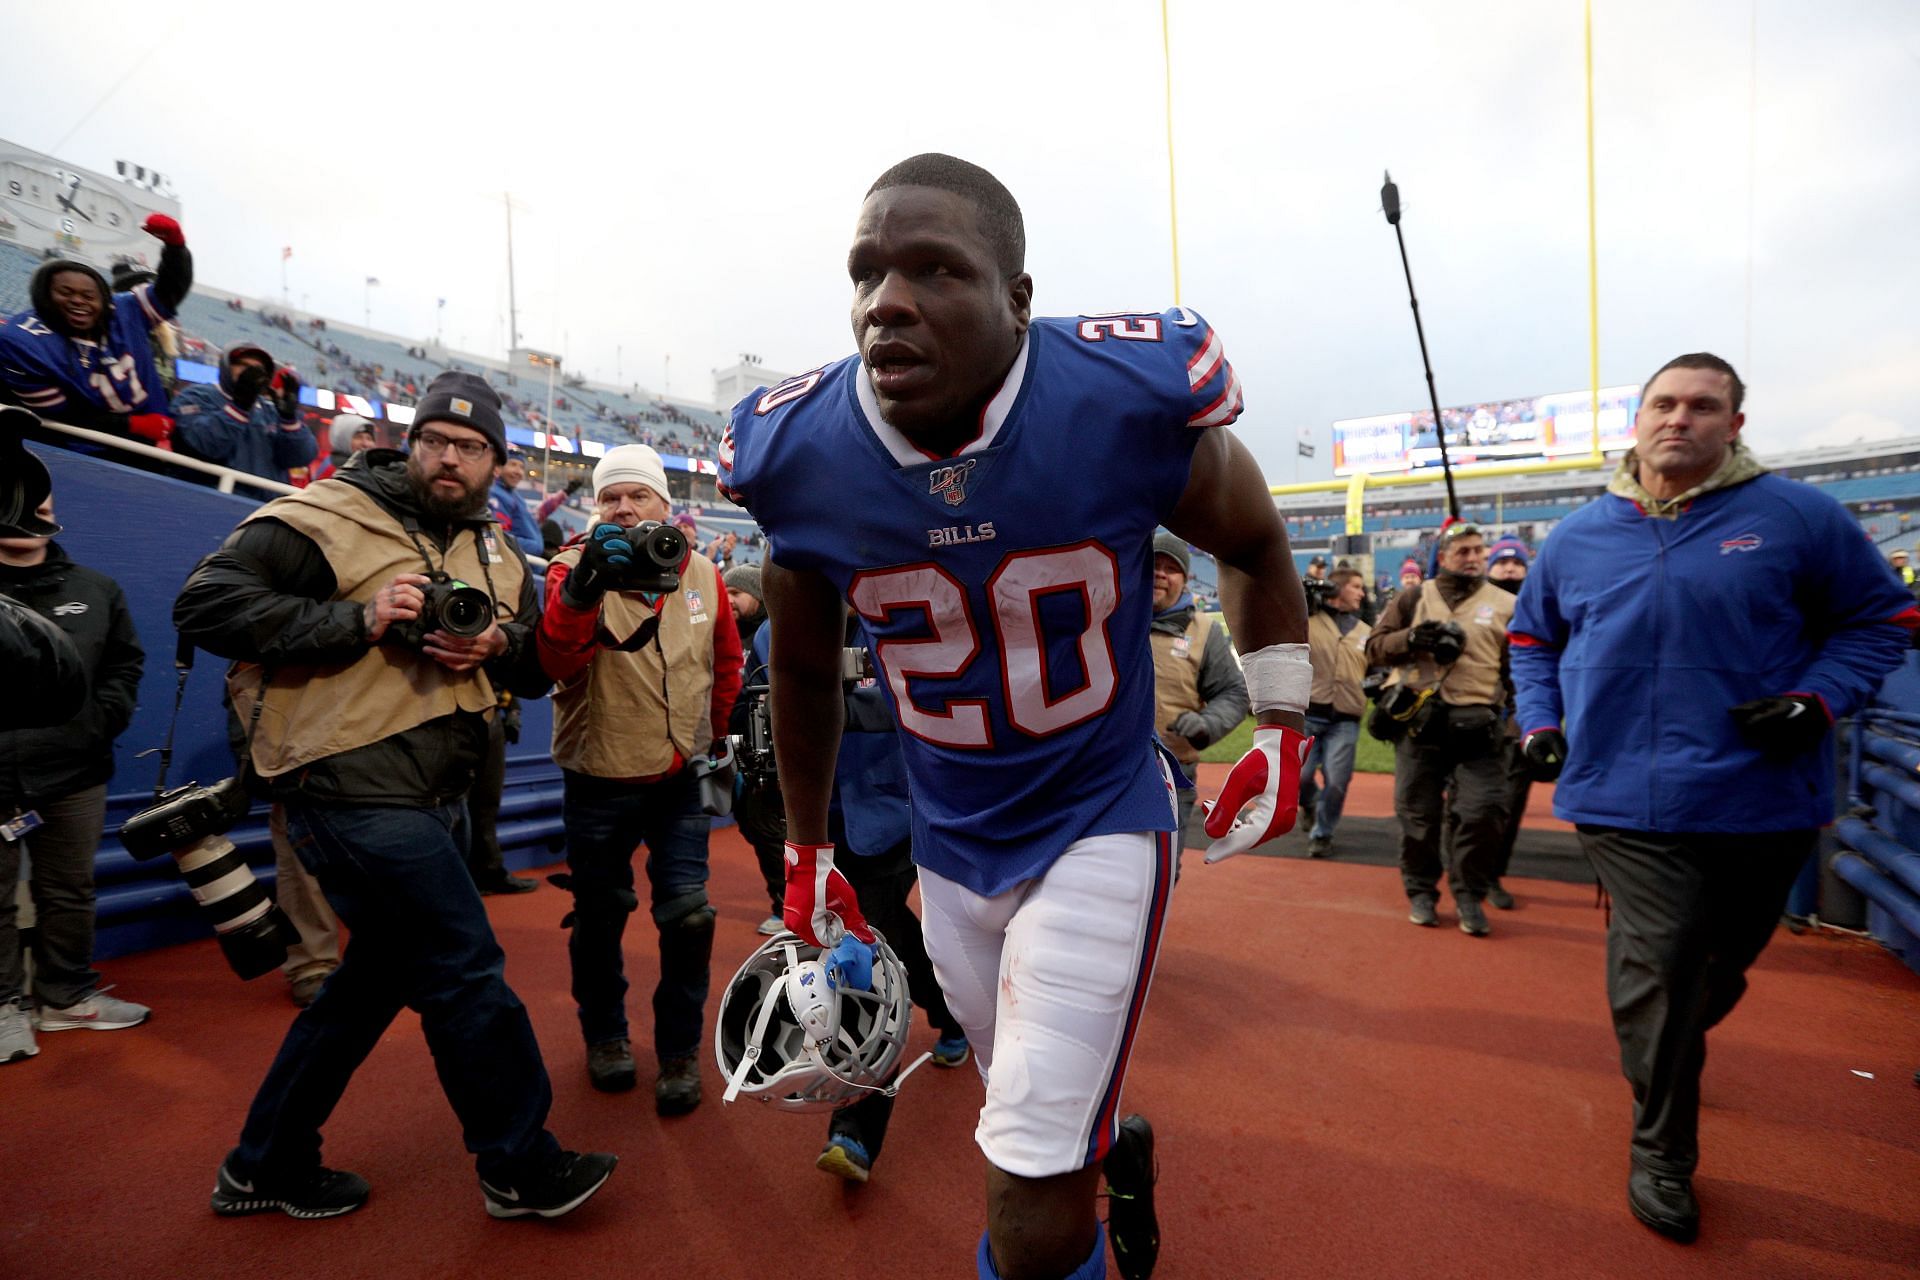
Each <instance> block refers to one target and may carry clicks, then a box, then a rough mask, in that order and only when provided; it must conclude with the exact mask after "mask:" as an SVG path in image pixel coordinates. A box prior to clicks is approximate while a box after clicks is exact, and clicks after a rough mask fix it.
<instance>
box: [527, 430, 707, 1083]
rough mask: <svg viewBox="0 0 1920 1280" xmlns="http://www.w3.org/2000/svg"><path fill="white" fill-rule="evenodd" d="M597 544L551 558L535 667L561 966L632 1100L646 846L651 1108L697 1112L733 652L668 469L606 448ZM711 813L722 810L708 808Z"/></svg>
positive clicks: (595, 1067) (598, 1057)
mask: <svg viewBox="0 0 1920 1280" xmlns="http://www.w3.org/2000/svg"><path fill="white" fill-rule="evenodd" d="M593 492H594V514H593V519H592V520H591V521H590V523H589V526H588V534H587V536H586V537H584V538H582V539H578V540H576V541H575V542H573V543H571V544H570V545H568V546H567V547H566V548H565V549H563V550H562V551H561V552H560V554H559V555H557V556H555V557H554V558H553V563H552V566H551V567H550V568H549V569H548V571H547V608H546V613H545V614H544V615H543V616H542V618H541V620H540V657H541V660H542V661H543V662H544V663H545V664H546V668H547V671H548V673H549V674H550V675H552V676H553V678H554V679H555V680H556V681H557V682H558V683H557V685H556V687H555V689H554V691H553V760H554V763H555V764H557V765H559V766H560V768H561V771H562V777H563V779H564V786H565V802H564V803H565V809H564V821H565V824H566V834H567V868H568V871H567V883H566V885H565V887H566V888H568V889H570V890H571V891H572V893H573V904H574V905H573V910H572V912H570V913H569V914H568V916H567V918H566V920H565V921H563V924H564V925H567V926H571V928H572V930H573V933H572V936H571V938H570V939H569V941H568V944H567V954H568V957H569V959H570V961H571V963H572V969H573V998H574V1000H575V1001H576V1002H577V1004H578V1005H579V1012H580V1030H581V1032H582V1034H583V1035H584V1037H585V1039H586V1048H587V1077H588V1079H589V1080H590V1081H591V1082H592V1084H593V1087H594V1088H596V1089H599V1090H602V1091H603V1092H609V1093H611V1092H619V1091H622V1090H626V1089H631V1088H633V1086H634V1084H635V1083H636V1077H637V1069H636V1067H635V1064H634V1060H633V1051H632V1048H631V1045H630V1042H629V1038H628V1034H627V1012H626V995H627V979H626V975H625V964H624V961H623V959H622V956H621V951H620V939H621V936H622V935H623V934H624V933H625V932H626V927H627V916H628V915H630V914H632V913H633V912H634V911H635V910H637V909H638V908H639V905H640V901H639V898H638V897H637V896H636V894H635V892H634V878H633V853H634V847H635V846H636V845H640V844H645V845H646V847H647V882H648V885H649V900H650V905H651V911H652V916H653V924H654V928H655V929H656V930H658V931H659V935H660V937H659V945H660V978H659V982H658V984H657V985H656V986H655V988H654V992H653V1016H654V1026H653V1047H654V1053H655V1056H656V1058H657V1059H658V1061H659V1075H658V1077H657V1078H656V1080H655V1082H654V1107H655V1109H656V1110H657V1111H658V1112H659V1113H660V1114H661V1115H663V1116H678V1115H685V1114H686V1113H687V1112H689V1111H692V1110H693V1109H694V1108H695V1107H697V1106H699V1105H700V1068H699V1052H700V1045H701V1036H702V1033H701V1019H702V1014H703V1011H704V1009H705V1007H706V1002H707V967H708V961H709V959H710V958H711V956H712V953H713V918H714V915H713V907H712V906H711V905H710V904H709V903H708V901H707V837H708V833H709V831H710V829H711V826H712V824H711V822H710V821H709V815H708V812H707V809H706V807H705V803H704V801H703V799H702V795H701V791H702V786H701V782H702V779H701V777H700V772H701V771H702V770H706V771H709V772H711V773H712V774H713V777H712V778H711V780H712V781H715V782H724V783H725V784H726V785H727V787H728V789H729V791H730V789H731V783H732V778H731V774H730V773H727V772H726V770H728V769H730V767H731V763H730V762H731V752H730V749H729V747H728V743H727V721H728V716H729V715H730V713H731V712H732V710H733V703H734V699H735V697H736V696H738V694H739V692H740V637H739V633H738V632H737V631H736V630H735V627H734V622H733V610H732V608H731V606H730V604H729V602H728V599H727V596H726V594H725V591H724V588H723V587H722V585H721V582H720V574H719V572H718V570H716V569H715V568H714V565H713V562H712V561H710V560H708V559H707V558H706V557H705V556H702V555H700V554H699V553H698V552H696V551H695V550H694V549H693V545H692V543H691V542H690V541H689V540H688V538H687V537H686V535H685V534H684V533H683V532H682V531H681V530H680V529H679V528H677V527H675V526H672V525H669V524H668V523H666V522H667V521H668V519H669V518H670V517H671V515H672V499H671V497H670V496H669V494H668V491H667V473H666V470H665V468H664V467H663V466H662V465H661V463H660V455H659V454H657V453H655V452H654V451H653V450H652V449H650V448H648V447H647V446H646V445H643V444H627V445H621V446H619V447H618V448H614V449H609V450H607V453H606V456H605V457H603V458H601V459H600V462H599V464H598V465H597V466H595V467H594V469H593ZM715 811H716V812H718V811H719V810H717V809H716V810H715Z"/></svg>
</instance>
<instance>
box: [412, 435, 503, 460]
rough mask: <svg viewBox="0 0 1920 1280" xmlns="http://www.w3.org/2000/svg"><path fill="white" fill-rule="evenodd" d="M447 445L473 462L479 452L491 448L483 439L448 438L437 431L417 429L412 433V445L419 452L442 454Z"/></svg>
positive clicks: (484, 451)
mask: <svg viewBox="0 0 1920 1280" xmlns="http://www.w3.org/2000/svg"><path fill="white" fill-rule="evenodd" d="M449 445H451V446H453V449H454V452H456V453H458V454H459V455H460V456H461V457H462V458H464V459H465V460H466V461H468V462H473V461H474V460H476V459H477V458H479V457H480V455H481V454H483V453H487V452H489V451H490V450H492V448H493V446H492V445H491V444H489V443H488V442H487V441H485V440H449V439H447V437H445V436H443V435H441V434H440V433H439V432H438V431H418V432H415V433H414V437H413V447H414V448H415V449H418V450H419V451H420V452H421V453H427V454H436V455H437V454H442V453H445V452H446V451H447V446H449Z"/></svg>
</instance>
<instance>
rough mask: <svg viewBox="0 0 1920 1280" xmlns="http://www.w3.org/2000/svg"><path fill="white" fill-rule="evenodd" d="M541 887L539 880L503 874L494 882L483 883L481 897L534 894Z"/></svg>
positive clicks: (493, 880)
mask: <svg viewBox="0 0 1920 1280" xmlns="http://www.w3.org/2000/svg"><path fill="white" fill-rule="evenodd" d="M539 887H540V882H539V881H538V880H529V879H527V878H526V877H525V876H516V875H514V874H513V873H512V872H502V873H501V874H500V875H499V876H498V877H496V878H494V879H492V880H483V881H481V883H480V896H481V897H483V898H491V897H495V896H496V895H502V894H514V893H532V892H533V891H534V890H535V889H538V888H539Z"/></svg>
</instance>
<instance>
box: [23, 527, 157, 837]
mask: <svg viewBox="0 0 1920 1280" xmlns="http://www.w3.org/2000/svg"><path fill="white" fill-rule="evenodd" d="M0 592H5V593H6V594H7V595H9V596H11V597H13V598H14V599H15V600H18V601H19V602H21V603H22V604H24V605H26V606H27V607H28V608H30V609H31V610H33V612H35V613H36V614H39V615H40V616H41V617H43V618H47V619H49V620H50V621H52V622H53V623H54V624H55V625H56V626H58V627H59V628H60V629H61V631H63V632H65V633H66V635H67V638H68V639H69V640H71V641H73V644H74V647H75V648H76V649H78V650H79V653H80V658H81V662H82V664H83V665H84V666H85V668H86V672H87V679H88V692H87V699H86V701H85V702H84V703H83V704H82V705H81V707H80V710H79V711H78V712H77V713H76V714H75V715H74V717H73V718H72V719H71V720H68V721H66V722H65V723H63V724H59V725H55V726H53V727H51V728H46V729H15V730H12V731H8V732H0V810H6V811H9V812H10V811H11V810H12V809H13V808H21V809H31V808H33V807H35V806H36V805H40V804H45V803H46V802H48V801H51V800H57V799H59V798H60V797H62V796H68V795H72V794H73V793H74V792H76V791H81V790H84V789H85V788H87V787H93V786H98V785H99V784H101V783H103V782H105V781H107V779H109V778H111V777H112V776H113V741H114V739H115V738H118V737H119V736H120V735H121V734H122V733H124V732H126V728H127V724H128V722H129V721H130V720H132V719H133V708H134V704H135V702H136V700H137V699H138V697H139V693H140V674H141V671H142V669H143V668H144V666H145V662H146V654H145V653H144V652H142V650H141V648H140V639H139V637H138V636H137V635H135V634H134V629H133V615H132V614H131V613H130V612H129V611H128V609H127V599H126V596H125V595H123V594H122V593H121V590H120V584H119V583H117V582H115V581H114V580H113V579H112V578H109V577H108V576H107V575H106V574H104V573H97V572H95V571H94V570H92V569H88V568H84V567H82V566H80V565H77V564H75V563H74V562H73V561H72V560H71V559H69V558H68V556H67V553H66V552H65V551H64V550H62V549H61V547H60V544H59V543H57V542H56V543H49V544H48V546H47V558H46V559H45V560H44V561H42V562H41V563H40V564H37V565H32V566H30V567H26V568H20V567H16V566H13V565H0ZM9 674H10V675H11V674H13V673H11V672H10V673H9Z"/></svg>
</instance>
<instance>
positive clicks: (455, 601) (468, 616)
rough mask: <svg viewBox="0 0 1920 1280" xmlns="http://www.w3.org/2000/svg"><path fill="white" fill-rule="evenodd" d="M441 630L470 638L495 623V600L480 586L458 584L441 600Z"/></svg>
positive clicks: (452, 634)
mask: <svg viewBox="0 0 1920 1280" xmlns="http://www.w3.org/2000/svg"><path fill="white" fill-rule="evenodd" d="M439 613H440V619H439V621H440V630H442V631H444V632H446V633H447V634H448V635H451V636H460V637H461V638H463V639H470V638H472V637H474V636H477V635H479V634H481V633H482V632H484V631H485V630H486V629H487V628H488V627H490V626H492V625H493V601H492V600H491V599H489V598H488V596H487V593H486V592H484V591H482V590H480V588H478V587H468V586H456V587H453V588H452V589H451V590H449V591H448V592H447V594H446V596H445V597H444V598H443V599H442V600H441V601H440V610H439Z"/></svg>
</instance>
